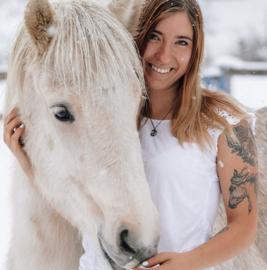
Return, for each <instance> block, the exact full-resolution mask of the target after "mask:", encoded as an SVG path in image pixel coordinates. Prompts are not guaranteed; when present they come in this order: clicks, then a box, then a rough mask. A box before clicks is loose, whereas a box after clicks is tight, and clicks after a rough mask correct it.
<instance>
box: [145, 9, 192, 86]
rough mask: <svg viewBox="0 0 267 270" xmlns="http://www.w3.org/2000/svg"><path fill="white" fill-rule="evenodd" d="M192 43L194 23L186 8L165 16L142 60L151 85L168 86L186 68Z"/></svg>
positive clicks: (151, 37)
mask: <svg viewBox="0 0 267 270" xmlns="http://www.w3.org/2000/svg"><path fill="white" fill-rule="evenodd" d="M192 47H193V27H192V24H191V22H190V20H189V18H188V15H187V13H186V12H183V11H181V12H175V13H171V14H168V15H166V16H165V18H164V19H163V20H161V21H160V22H159V23H158V24H157V26H156V28H155V29H154V30H153V32H152V34H151V36H150V39H149V41H148V44H147V48H146V50H145V53H144V56H143V61H144V67H145V79H146V83H147V85H148V86H149V88H150V89H153V90H165V89H168V88H169V87H170V86H171V85H173V84H175V83H176V82H177V81H178V80H179V79H180V78H181V77H182V76H183V75H184V74H185V72H186V71H187V67H188V64H189V61H190V58H191V54H192Z"/></svg>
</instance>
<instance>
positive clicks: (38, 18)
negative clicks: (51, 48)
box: [24, 0, 54, 53]
mask: <svg viewBox="0 0 267 270" xmlns="http://www.w3.org/2000/svg"><path fill="white" fill-rule="evenodd" d="M24 19H25V25H26V28H27V30H28V33H29V34H30V37H31V40H32V41H33V43H34V44H35V45H36V46H37V47H38V49H39V52H40V53H43V52H44V50H45V49H46V48H47V46H48V44H49V42H50V40H51V38H52V36H51V35H49V34H48V33H47V29H48V27H49V26H50V25H53V23H54V13H53V11H52V8H51V6H50V4H49V2H48V0H30V1H29V2H28V4H27V7H26V11H25V15H24Z"/></svg>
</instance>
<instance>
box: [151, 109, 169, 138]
mask: <svg viewBox="0 0 267 270" xmlns="http://www.w3.org/2000/svg"><path fill="white" fill-rule="evenodd" d="M172 109H173V108H171V109H170V110H169V111H168V113H167V114H166V115H165V116H164V117H163V118H162V119H161V120H160V122H159V123H158V124H157V125H156V126H154V123H153V121H152V119H151V118H150V117H149V119H150V122H151V124H152V126H153V129H152V131H151V132H150V135H151V136H152V137H155V136H156V135H157V133H158V131H157V127H158V126H159V125H160V123H161V122H162V121H163V120H164V119H165V118H166V117H167V115H168V114H169V113H170V112H171V111H172Z"/></svg>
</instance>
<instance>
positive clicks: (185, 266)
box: [133, 252, 196, 270]
mask: <svg viewBox="0 0 267 270" xmlns="http://www.w3.org/2000/svg"><path fill="white" fill-rule="evenodd" d="M189 257H190V255H189V253H187V252H185V253H175V252H162V253H159V254H158V255H156V256H154V257H152V258H150V259H148V260H147V261H145V262H143V264H142V265H143V266H144V267H147V268H150V267H153V266H156V265H157V264H160V266H159V267H157V268H155V269H157V270H193V269H196V268H194V266H193V263H194V262H193V260H192V258H189ZM140 269H141V268H134V269H133V270H140Z"/></svg>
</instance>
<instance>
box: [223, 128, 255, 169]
mask: <svg viewBox="0 0 267 270" xmlns="http://www.w3.org/2000/svg"><path fill="white" fill-rule="evenodd" d="M234 133H235V135H236V137H237V139H238V141H239V143H238V142H233V140H232V139H231V138H230V137H229V136H226V139H227V143H228V146H229V147H230V148H232V149H233V150H232V153H237V155H238V156H240V157H241V158H242V159H243V161H244V162H246V163H248V164H250V165H251V166H256V165H257V161H255V159H256V158H257V154H256V152H257V148H256V144H255V140H254V135H253V132H252V130H251V128H250V127H249V126H237V127H234Z"/></svg>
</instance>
